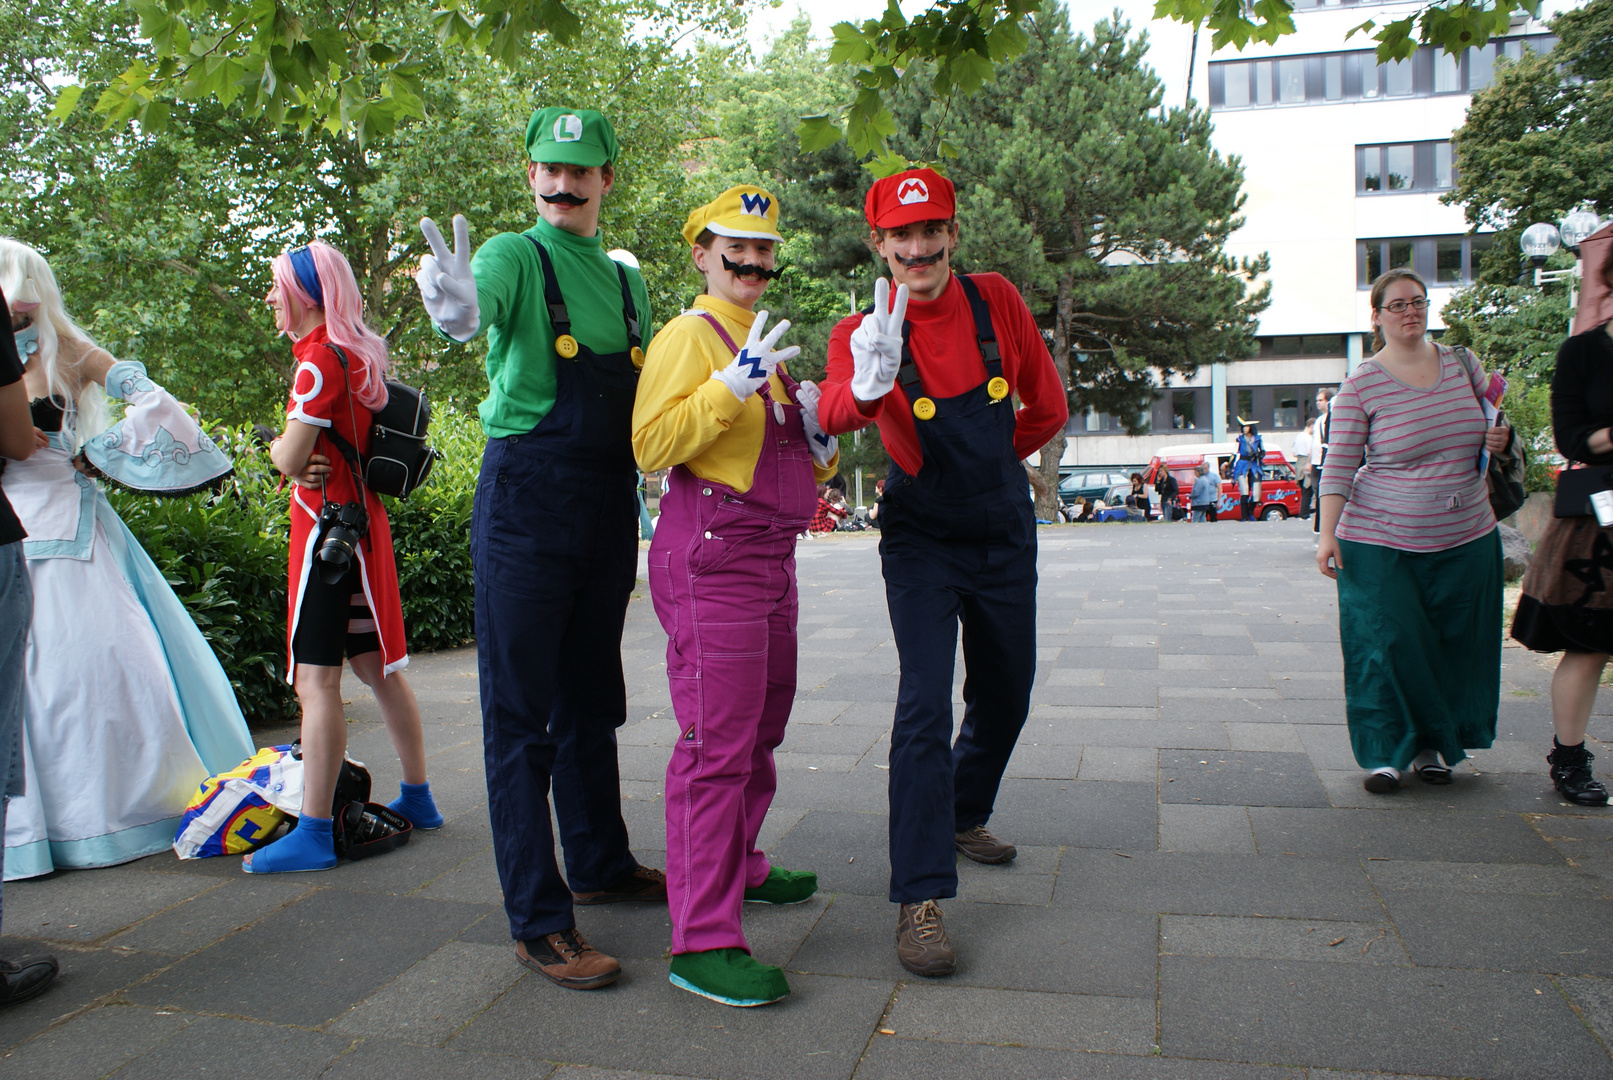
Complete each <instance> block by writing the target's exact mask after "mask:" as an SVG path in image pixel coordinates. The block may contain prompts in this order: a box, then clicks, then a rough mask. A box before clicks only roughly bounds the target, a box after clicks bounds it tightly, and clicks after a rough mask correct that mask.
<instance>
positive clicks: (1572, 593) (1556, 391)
mask: <svg viewBox="0 0 1613 1080" xmlns="http://www.w3.org/2000/svg"><path fill="white" fill-rule="evenodd" d="M1603 279H1604V281H1605V282H1606V283H1607V286H1608V287H1609V288H1610V289H1613V260H1610V261H1609V262H1607V263H1606V264H1605V266H1604V268H1603ZM1610 335H1613V322H1610V323H1606V324H1604V325H1602V326H1598V327H1595V328H1593V329H1591V330H1587V331H1585V332H1584V333H1582V334H1575V335H1574V336H1573V337H1571V338H1569V339H1568V340H1567V341H1565V342H1563V344H1562V346H1561V347H1560V348H1559V349H1558V350H1557V373H1556V375H1554V376H1553V377H1552V381H1551V427H1552V431H1553V432H1554V433H1555V434H1556V437H1557V449H1558V450H1560V451H1561V452H1562V455H1563V456H1564V457H1565V458H1567V459H1568V460H1569V461H1571V462H1583V463H1584V464H1587V465H1609V464H1613V427H1610V426H1609V425H1613V336H1610ZM1610 545H1613V529H1610V528H1603V527H1602V526H1601V525H1599V524H1597V520H1596V518H1595V517H1592V516H1581V517H1566V518H1560V517H1554V518H1550V519H1548V523H1547V525H1546V532H1545V535H1544V536H1542V537H1541V539H1540V543H1539V544H1538V545H1537V546H1536V548H1535V553H1534V557H1533V558H1532V559H1530V560H1529V571H1528V573H1526V574H1524V576H1523V595H1522V596H1520V597H1519V599H1518V613H1517V616H1516V617H1515V618H1514V619H1513V620H1512V636H1513V637H1514V638H1517V639H1518V640H1519V641H1521V642H1523V644H1525V645H1527V646H1528V647H1529V648H1531V649H1534V650H1535V651H1536V652H1561V653H1562V654H1563V658H1562V659H1561V660H1559V661H1558V662H1557V673H1556V674H1555V675H1553V676H1552V680H1551V720H1552V727H1553V728H1554V729H1555V733H1554V737H1553V739H1552V748H1551V753H1550V754H1549V755H1548V756H1547V758H1546V760H1547V761H1548V762H1549V763H1550V764H1551V779H1552V783H1553V784H1555V785H1556V787H1557V790H1558V791H1559V792H1560V793H1561V794H1562V796H1563V798H1565V799H1567V800H1568V801H1569V802H1571V803H1576V804H1578V805H1580V806H1605V805H1606V804H1607V801H1608V793H1607V787H1606V786H1605V785H1604V784H1603V783H1602V782H1601V781H1600V780H1598V779H1597V778H1596V774H1595V773H1594V772H1593V771H1591V762H1593V761H1595V760H1596V759H1595V757H1594V756H1593V755H1592V754H1591V753H1590V751H1589V750H1587V749H1586V746H1585V727H1586V725H1587V724H1588V723H1589V722H1590V718H1591V708H1592V706H1594V705H1595V704H1596V688H1597V686H1599V685H1600V683H1601V678H1602V671H1603V669H1604V668H1605V667H1606V666H1607V659H1608V654H1610V653H1613V588H1610V586H1613V581H1610V580H1609V571H1610V570H1613V566H1609V563H1608V560H1607V558H1606V555H1607V552H1608V551H1609V549H1610ZM1569 567H1573V568H1574V569H1573V570H1572V571H1570V570H1569Z"/></svg>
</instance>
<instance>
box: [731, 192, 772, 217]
mask: <svg viewBox="0 0 1613 1080" xmlns="http://www.w3.org/2000/svg"><path fill="white" fill-rule="evenodd" d="M739 202H740V205H741V207H742V208H743V209H744V211H745V213H747V214H755V215H756V216H757V217H766V216H767V211H768V210H769V209H770V208H771V207H772V205H773V200H772V199H769V198H768V197H767V196H766V195H752V194H750V193H749V192H744V191H742V192H740V193H739Z"/></svg>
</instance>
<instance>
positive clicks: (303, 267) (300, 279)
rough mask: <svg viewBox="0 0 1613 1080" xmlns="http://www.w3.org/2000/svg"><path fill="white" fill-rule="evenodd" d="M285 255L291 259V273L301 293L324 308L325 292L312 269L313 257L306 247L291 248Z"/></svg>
mask: <svg viewBox="0 0 1613 1080" xmlns="http://www.w3.org/2000/svg"><path fill="white" fill-rule="evenodd" d="M286 255H287V256H289V257H290V259H291V269H292V272H293V273H295V274H296V275H297V284H299V285H301V286H302V291H303V292H305V293H307V294H308V295H309V296H311V297H313V299H314V303H316V304H318V305H319V306H320V307H324V306H325V290H324V289H323V288H321V287H320V284H319V272H318V271H317V270H315V269H314V256H313V254H312V253H311V252H309V250H308V247H307V245H306V244H305V245H303V246H302V247H300V248H292V249H291V250H290V251H288V252H286Z"/></svg>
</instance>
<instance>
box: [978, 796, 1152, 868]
mask: <svg viewBox="0 0 1613 1080" xmlns="http://www.w3.org/2000/svg"><path fill="white" fill-rule="evenodd" d="M1154 801H1155V795H1154V785H1153V784H1152V783H1143V784H1139V783H1122V782H1101V781H1090V780H1005V781H1003V785H1002V787H1001V788H1000V789H999V790H998V792H997V808H996V810H995V812H994V813H993V814H992V817H991V822H990V824H991V830H992V832H994V833H996V834H997V835H998V836H1001V837H1002V838H1003V839H1005V840H1007V841H1009V842H1010V843H1013V844H1040V845H1044V846H1052V847H1058V846H1068V847H1101V848H1113V847H1117V848H1124V849H1126V850H1132V849H1139V850H1145V851H1151V850H1153V849H1154V847H1155V845H1156V844H1157V843H1158V833H1157V830H1156V827H1155V822H1154V814H1153V807H1154Z"/></svg>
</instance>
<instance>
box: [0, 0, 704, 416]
mask: <svg viewBox="0 0 1613 1080" xmlns="http://www.w3.org/2000/svg"><path fill="white" fill-rule="evenodd" d="M647 10H648V9H647V8H646V7H645V6H644V5H642V4H639V3H636V2H635V3H623V4H621V5H618V6H614V7H613V6H609V5H601V6H599V7H597V8H595V9H594V10H593V15H592V18H593V19H594V25H595V28H596V29H597V30H598V31H599V32H598V33H597V34H593V35H588V36H586V37H583V38H579V39H577V41H576V43H575V44H574V45H572V46H566V47H556V48H553V49H550V50H547V51H546V52H545V54H544V55H543V56H541V57H538V56H529V57H527V58H525V59H523V60H520V61H518V62H517V67H516V69H515V70H514V72H513V73H512V72H511V70H510V69H509V68H508V67H506V66H500V65H496V64H494V63H493V62H492V61H490V60H488V59H487V58H485V57H477V56H474V55H468V54H464V53H457V52H449V53H441V52H439V51H438V49H437V46H436V42H435V41H434V39H433V38H432V37H431V36H430V34H429V32H427V31H423V30H421V29H419V28H416V29H415V30H414V31H412V34H413V36H412V37H410V36H408V33H409V31H408V27H407V26H406V25H404V24H405V23H406V22H407V21H408V19H409V18H410V17H411V14H412V10H411V8H410V7H409V6H407V5H405V4H402V3H398V4H394V5H392V6H391V7H390V8H389V9H388V12H389V13H384V14H381V15H375V16H374V17H375V18H378V19H381V20H382V21H383V22H384V24H385V25H386V26H387V27H389V28H390V30H389V32H390V33H392V34H393V40H395V41H408V42H409V43H410V44H411V47H413V48H414V49H415V55H417V56H420V57H424V58H429V63H427V62H425V61H424V60H423V61H422V63H423V64H424V66H423V67H422V68H421V69H420V73H419V74H420V77H419V86H420V91H421V94H422V98H421V100H422V101H423V102H424V103H425V105H426V108H425V110H424V111H425V113H426V115H425V118H424V119H420V120H411V121H409V122H408V123H404V124H400V125H398V126H396V127H395V129H394V130H392V131H391V132H390V133H389V134H379V135H376V136H374V137H372V138H370V139H368V140H367V141H366V142H364V143H363V144H361V143H360V142H359V141H358V140H357V139H355V138H351V137H349V136H348V134H347V133H345V132H343V131H331V130H328V129H327V128H324V127H309V128H308V130H306V131H298V130H297V129H296V128H295V127H292V126H287V125H284V124H275V123H273V122H272V121H271V120H270V119H269V118H267V117H266V116H264V115H262V114H261V113H259V114H255V115H254V114H252V113H251V110H249V109H246V108H244V107H243V106H242V103H241V101H240V100H236V101H235V102H233V103H232V104H231V105H229V106H228V107H226V106H225V105H223V104H221V102H220V100H219V99H218V98H216V97H204V98H201V99H199V100H196V101H183V102H176V103H174V105H173V108H172V109H171V110H170V112H169V114H168V118H167V122H166V125H165V126H164V127H163V130H161V131H150V132H148V131H137V130H135V129H132V128H129V127H127V126H125V125H113V126H111V127H108V126H106V125H105V124H104V123H102V122H100V121H98V120H97V119H96V118H95V117H94V116H92V115H91V114H90V113H89V112H88V111H87V110H79V111H77V112H75V113H73V114H71V115H70V116H68V117H67V118H66V120H65V121H53V120H50V119H49V118H48V115H47V114H48V113H49V112H50V110H51V109H52V107H53V106H52V100H53V94H52V86H53V85H54V84H56V83H58V82H59V81H60V80H61V79H63V78H72V79H76V80H78V82H79V84H80V85H84V86H87V87H89V88H91V89H92V90H94V89H96V88H99V87H104V86H107V85H109V84H111V83H113V82H115V81H116V80H117V79H118V78H119V74H118V73H119V72H120V71H122V70H124V68H125V67H126V66H127V65H128V64H130V63H131V62H134V61H139V62H142V63H146V62H149V61H150V60H151V59H152V58H151V56H150V54H149V53H148V51H147V49H146V47H145V46H144V45H142V44H141V43H140V42H139V39H138V37H137V35H135V34H134V33H133V30H134V27H135V25H136V22H137V20H138V18H139V16H138V15H137V5H130V4H100V3H91V2H88V0H75V2H74V3H71V4H69V5H67V6H65V7H63V6H57V5H46V4H43V3H39V2H38V0H27V2H25V3H20V4H16V5H8V6H7V7H6V8H4V9H0V20H3V22H0V27H3V28H4V31H5V32H6V34H7V38H8V40H9V41H10V42H11V43H12V45H11V47H10V48H9V49H8V50H6V51H5V53H4V54H3V55H0V86H3V87H4V92H5V93H6V100H7V105H8V106H9V107H8V108H7V109H6V110H5V115H3V116H0V145H3V146H4V147H5V150H6V153H7V155H8V159H9V160H10V161H12V162H13V168H11V169H8V170H7V172H6V174H5V175H4V176H3V177H0V214H4V216H5V218H6V220H7V222H8V223H9V224H8V226H7V227H8V228H9V229H10V230H12V231H13V232H14V233H15V234H16V235H18V237H19V238H20V239H23V240H25V241H27V242H29V243H32V244H34V245H35V246H37V247H39V248H40V249H41V250H42V251H44V252H45V253H46V254H47V255H48V256H49V257H50V258H51V259H52V261H53V263H54V265H55V266H56V268H57V271H58V273H59V274H60V275H61V277H62V286H63V291H64V293H65V295H66V296H67V297H68V300H69V303H70V304H72V305H73V306H74V308H75V310H77V311H78V312H79V314H80V315H82V316H83V317H84V318H85V319H86V320H87V322H88V324H89V326H88V328H89V329H90V330H91V332H92V333H94V334H95V335H97V336H98V337H99V338H101V339H102V340H103V341H105V342H106V344H107V345H108V346H109V347H110V348H111V349H112V350H113V351H114V352H115V353H116V354H118V355H121V356H128V357H131V358H140V359H143V360H145V361H146V363H147V364H148V366H149V367H150V369H151V371H152V373H153V375H154V376H155V377H156V378H158V379H159V380H160V381H162V382H163V383H164V385H166V386H168V387H169V388H170V389H171V390H173V391H174V392H175V393H176V394H179V395H180V396H181V397H182V398H184V399H186V400H188V401H191V402H192V403H194V404H196V405H197V406H199V407H201V408H202V409H203V410H204V411H205V412H207V413H208V414H209V415H211V416H217V417H220V418H224V419H228V420H232V421H248V420H268V421H271V422H273V421H274V420H275V419H276V417H277V416H278V414H279V411H280V407H281V405H282V404H283V402H284V400H285V386H286V384H285V381H284V376H285V372H286V365H287V363H288V360H289V356H290V352H289V350H288V349H287V348H286V346H285V343H284V342H281V341H279V340H277V338H276V337H275V334H274V330H273V326H272V323H271V321H270V320H269V318H268V317H267V315H266V314H265V312H264V310H263V308H262V307H261V306H260V304H259V303H258V298H259V297H261V296H263V295H264V293H265V292H266V291H267V289H268V259H269V258H270V257H271V256H272V255H274V254H276V253H278V252H279V251H281V250H283V249H284V248H286V247H287V246H291V245H294V244H296V243H299V242H303V241H306V240H307V239H310V238H313V237H316V236H317V237H320V238H324V239H328V240H330V241H332V242H333V243H335V244H336V245H337V246H339V247H340V248H342V250H343V251H344V253H345V254H346V255H347V256H348V258H349V259H350V261H351V262H352V264H353V268H354V271H355V273H356V275H357V277H358V280H359V282H360V285H361V286H362V287H363V288H364V290H365V292H366V301H367V303H366V307H367V313H368V317H369V318H370V320H371V322H372V324H373V325H374V326H375V327H376V328H377V330H379V331H380V332H381V333H383V334H385V335H386V336H387V338H388V339H389V343H390V345H391V348H392V355H393V358H394V362H395V364H396V365H397V370H398V371H399V373H400V374H401V375H403V376H404V377H407V378H409V379H411V380H412V381H416V382H418V383H421V384H423V385H424V386H425V387H426V388H427V389H428V390H429V391H431V392H432V394H433V396H434V398H436V399H437V400H438V401H440V402H443V403H448V402H450V401H452V402H454V403H456V404H459V405H460V406H462V407H466V408H472V407H474V405H475V404H476V402H477V401H479V400H480V398H481V397H482V396H483V394H484V393H485V387H486V383H485V379H484V377H483V375H482V372H481V369H480V366H479V363H478V360H479V357H480V355H481V349H484V348H485V345H481V346H476V347H473V348H472V349H471V350H468V351H455V352H454V353H453V354H452V355H451V356H449V354H448V353H447V352H446V351H445V349H444V346H443V344H442V342H441V341H440V339H438V338H437V337H436V335H435V334H433V333H431V331H430V329H429V327H428V326H427V325H426V323H425V319H424V318H423V316H422V314H421V312H420V310H419V299H418V292H417V290H416V289H415V287H414V283H413V281H412V280H410V275H411V274H412V273H413V270H414V267H415V265H416V263H417V262H418V259H419V256H420V255H421V254H423V253H424V251H425V244H424V240H423V238H422V237H421V235H420V231H419V229H418V227H417V222H418V221H419V219H420V218H421V217H422V216H424V215H431V216H435V217H438V218H443V219H446V218H448V217H449V216H451V215H452V214H453V213H455V212H464V213H466V214H467V216H468V217H470V219H471V220H472V222H473V223H474V227H475V229H476V230H477V234H476V239H477V240H478V241H479V240H480V239H483V238H485V237H486V236H490V235H492V233H493V232H495V231H499V230H503V229H522V228H526V227H528V226H529V225H530V224H531V222H532V220H533V218H534V216H535V211H534V210H533V207H532V199H531V196H530V194H529V193H528V192H527V190H526V179H525V173H524V169H525V165H524V161H523V158H524V154H523V153H522V152H521V146H522V132H523V130H524V128H525V125H526V121H527V117H528V116H529V115H530V112H531V110H532V108H533V107H534V105H536V104H539V103H544V104H547V103H550V102H552V101H555V100H578V101H583V100H586V101H587V102H588V104H590V105H595V106H597V107H599V108H602V109H604V110H606V111H608V112H610V113H612V114H613V116H614V117H615V118H616V120H617V129H618V132H619V133H620V136H621V141H622V145H623V156H622V160H621V162H620V163H619V166H618V183H617V188H616V191H615V192H614V193H613V195H612V197H611V199H610V200H608V201H607V204H606V207H605V228H606V230H607V233H608V235H609V236H610V239H611V242H612V244H613V246H622V247H626V248H629V249H630V250H634V251H635V252H636V253H637V254H638V255H639V256H640V257H641V259H643V261H644V264H645V267H646V278H647V281H648V284H649V286H650V289H651V294H652V301H653V302H654V303H655V304H656V306H657V307H658V309H659V310H663V311H664V310H669V309H675V308H676V307H677V306H678V292H679V291H680V286H679V284H678V276H679V275H678V274H677V272H676V271H670V272H669V270H668V268H670V267H673V266H675V265H677V264H676V261H675V257H676V255H677V254H678V249H679V248H680V247H681V242H680V240H679V237H678V235H677V229H676V224H675V221H673V219H674V217H675V216H676V217H678V218H679V219H681V215H682V213H683V211H684V209H686V207H685V197H684V193H683V188H684V184H685V182H686V179H687V174H686V172H685V170H684V169H683V168H682V166H681V162H680V158H681V154H680V146H681V144H682V142H683V140H684V139H685V138H686V137H687V135H688V133H689V132H690V131H691V130H692V129H693V127H694V126H695V124H696V121H697V115H696V105H697V100H698V99H697V90H696V88H695V86H694V83H695V79H694V71H695V64H694V61H693V59H692V58H691V57H689V56H688V55H687V54H686V53H685V52H684V51H682V50H680V49H679V48H677V47H676V40H677V38H678V36H679V35H680V34H681V33H683V31H684V26H683V24H682V22H681V21H677V20H674V19H671V18H663V19H661V20H659V21H653V20H651V21H645V19H644V18H643V16H645V13H646V12H647ZM726 18H727V15H726V13H723V12H719V13H718V14H717V15H714V16H713V18H712V21H711V23H710V26H711V27H712V28H713V29H721V28H722V27H724V26H726V23H725V22H724V21H723V20H725V19H726ZM131 43H132V44H131ZM445 357H447V362H446V363H445V362H444V360H445Z"/></svg>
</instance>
